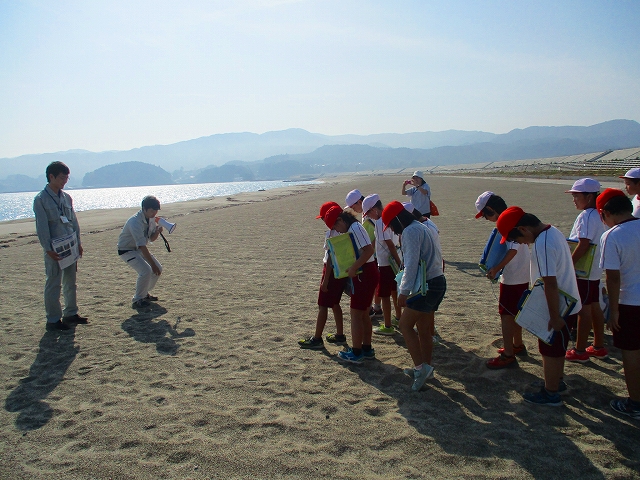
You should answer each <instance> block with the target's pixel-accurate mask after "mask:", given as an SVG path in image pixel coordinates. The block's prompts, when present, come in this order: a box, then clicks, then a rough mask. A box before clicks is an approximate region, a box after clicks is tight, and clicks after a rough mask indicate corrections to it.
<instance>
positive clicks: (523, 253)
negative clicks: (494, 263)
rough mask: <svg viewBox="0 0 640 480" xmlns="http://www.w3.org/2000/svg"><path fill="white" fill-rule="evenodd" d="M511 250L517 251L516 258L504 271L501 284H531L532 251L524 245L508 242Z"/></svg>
mask: <svg viewBox="0 0 640 480" xmlns="http://www.w3.org/2000/svg"><path fill="white" fill-rule="evenodd" d="M507 248H508V249H509V250H515V251H516V256H515V257H513V258H512V259H511V261H510V262H509V263H507V265H506V266H505V267H504V269H503V270H502V275H500V283H504V284H505V285H522V284H523V283H529V275H530V274H531V251H530V250H529V245H527V244H524V243H516V242H507Z"/></svg>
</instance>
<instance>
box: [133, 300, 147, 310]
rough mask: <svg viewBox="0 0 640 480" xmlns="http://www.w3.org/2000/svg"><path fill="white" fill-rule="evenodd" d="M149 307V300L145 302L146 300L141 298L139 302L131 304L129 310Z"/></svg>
mask: <svg viewBox="0 0 640 480" xmlns="http://www.w3.org/2000/svg"><path fill="white" fill-rule="evenodd" d="M149 305H151V303H150V302H149V300H147V299H146V298H143V299H141V300H136V301H135V302H133V303H132V304H131V308H136V309H137V308H146V307H148V306H149Z"/></svg>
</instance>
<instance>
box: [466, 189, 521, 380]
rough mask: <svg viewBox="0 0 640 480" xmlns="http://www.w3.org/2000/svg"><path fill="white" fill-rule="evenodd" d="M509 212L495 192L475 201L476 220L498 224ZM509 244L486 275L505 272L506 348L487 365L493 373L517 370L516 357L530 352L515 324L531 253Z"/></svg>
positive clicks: (502, 290) (502, 281)
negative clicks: (482, 219)
mask: <svg viewBox="0 0 640 480" xmlns="http://www.w3.org/2000/svg"><path fill="white" fill-rule="evenodd" d="M506 209H507V204H506V202H505V201H504V200H503V199H502V197H500V196H499V195H496V194H495V193H493V192H489V191H487V192H483V193H482V194H481V195H480V196H478V199H477V200H476V212H477V213H476V218H481V217H483V218H484V219H485V220H488V221H490V222H494V223H495V222H497V221H498V217H499V216H500V214H501V213H502V212H504V211H505V210H506ZM496 240H497V241H498V240H501V239H496ZM506 244H507V249H508V251H507V254H506V255H505V256H504V258H503V259H502V260H501V261H500V263H498V265H496V266H494V267H492V268H490V269H489V270H488V271H487V278H489V280H493V279H495V277H496V275H497V274H498V272H500V271H501V270H502V275H500V296H499V297H498V314H499V315H500V325H501V328H502V341H503V343H502V345H503V347H502V348H500V349H498V356H497V357H495V358H492V359H490V360H488V361H487V362H486V365H487V368H490V369H494V370H495V369H499V368H504V367H508V366H515V365H516V364H517V362H516V355H518V356H524V355H527V349H526V347H525V346H524V342H523V341H522V327H521V326H520V325H518V324H517V323H516V314H517V313H518V303H519V301H520V298H521V297H522V294H523V293H524V291H525V290H526V289H527V288H529V270H530V263H531V253H530V251H529V246H528V245H525V244H519V243H516V242H506Z"/></svg>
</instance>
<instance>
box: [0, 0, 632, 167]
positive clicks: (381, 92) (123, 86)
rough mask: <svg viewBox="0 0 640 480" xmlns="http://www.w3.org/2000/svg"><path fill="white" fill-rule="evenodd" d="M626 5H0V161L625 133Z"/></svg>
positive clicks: (578, 0)
mask: <svg viewBox="0 0 640 480" xmlns="http://www.w3.org/2000/svg"><path fill="white" fill-rule="evenodd" d="M639 21H640V1H637V0H628V1H624V0H616V1H610V0H607V1H604V0H603V1H589V0H562V1H557V0H553V1H546V0H539V1H536V2H531V1H527V2H525V1H518V0H505V1H490V0H487V1H477V0H473V1H462V0H459V1H455V0H447V1H435V0H434V1H431V0H419V1H394V2H392V1H372V0H368V1H349V0H340V1H331V0H319V1H304V0H301V1H293V0H292V1H286V0H282V1H278V0H273V1H269V0H263V1H260V0H254V1H241V0H229V1H202V2H199V1H195V0H188V1H184V2H180V1H174V2H165V1H161V0H153V1H148V2H146V1H137V0H133V1H132V0H127V1H119V0H108V1H107V0H105V1H102V2H99V1H86V0H81V1H64V0H60V1H50V0H43V1H26V0H23V1H13V0H0V157H11V156H17V155H21V154H24V153H42V152H53V151H60V150H67V149H75V148H78V149H86V150H92V151H103V150H124V149H130V148H134V147H139V146H143V145H153V144H169V143H174V142H177V141H180V140H188V139H192V138H197V137H201V136H206V135H212V134H215V133H228V132H245V131H249V132H255V133H263V132H266V131H270V130H282V129H286V128H304V129H306V130H309V131H311V132H317V133H324V134H331V135H333V134H343V133H357V134H370V133H382V132H397V133H406V132H415V131H441V130H448V129H459V130H483V131H488V132H494V133H504V132H507V131H509V130H512V129H514V128H524V127H527V126H531V125H592V124H595V123H599V122H602V121H606V120H612V119H617V118H626V119H631V120H640V40H639V38H640V36H639V35H638V24H639Z"/></svg>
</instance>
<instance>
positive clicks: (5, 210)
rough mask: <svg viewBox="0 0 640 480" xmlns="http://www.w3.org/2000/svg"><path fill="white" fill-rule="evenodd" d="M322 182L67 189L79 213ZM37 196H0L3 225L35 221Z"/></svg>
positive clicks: (229, 183)
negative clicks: (152, 198) (148, 198)
mask: <svg viewBox="0 0 640 480" xmlns="http://www.w3.org/2000/svg"><path fill="white" fill-rule="evenodd" d="M318 183H322V182H320V181H316V180H312V181H304V182H284V181H282V180H277V181H265V182H227V183H196V184H189V185H155V186H150V187H118V188H86V189H77V190H70V189H65V192H67V193H68V194H69V195H71V198H73V207H74V209H75V211H76V212H82V211H85V210H97V209H109V208H127V207H138V206H140V202H141V201H142V199H143V198H144V197H145V196H146V195H155V196H156V197H158V199H159V200H160V203H161V204H165V203H175V202H184V201H187V200H196V199H198V198H208V197H223V196H228V195H234V194H236V193H242V192H257V191H259V190H272V189H274V188H282V187H288V186H291V185H311V184H318ZM37 193H38V192H19V193H0V221H6V220H19V219H22V218H33V217H34V214H33V197H35V196H36V194H37Z"/></svg>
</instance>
